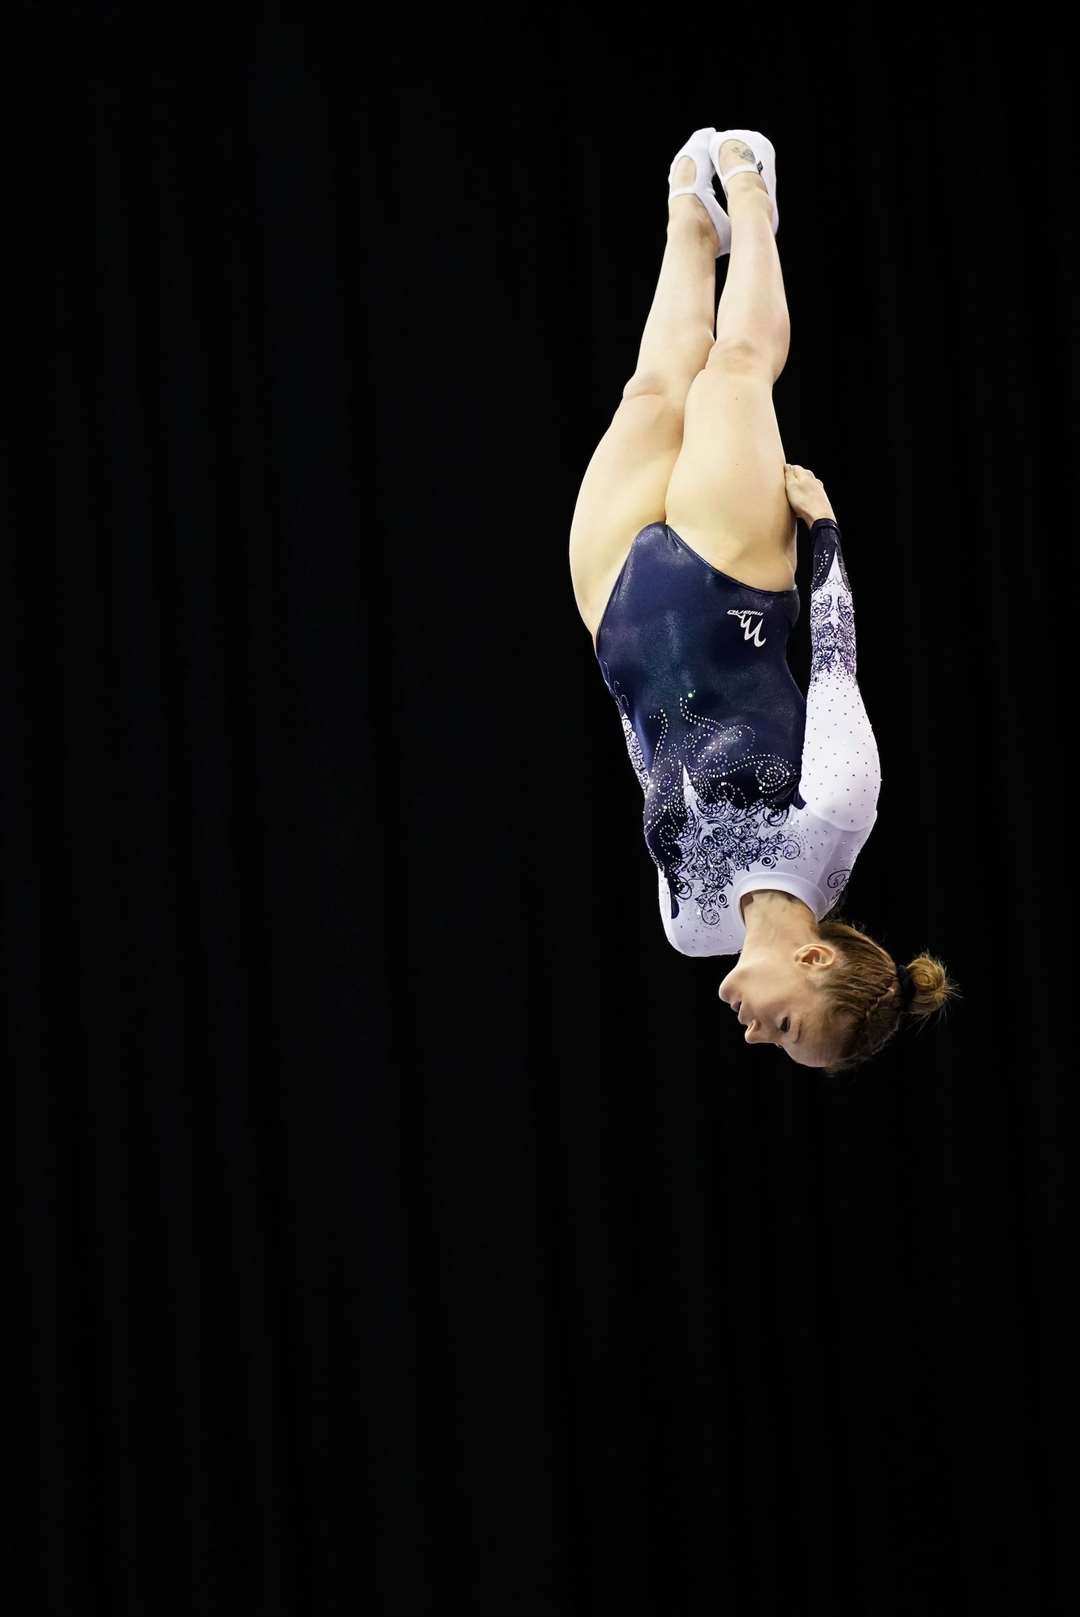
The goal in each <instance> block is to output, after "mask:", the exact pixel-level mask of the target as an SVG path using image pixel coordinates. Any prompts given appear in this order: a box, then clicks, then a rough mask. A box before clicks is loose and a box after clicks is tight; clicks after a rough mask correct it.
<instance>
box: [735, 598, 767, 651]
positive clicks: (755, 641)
mask: <svg viewBox="0 0 1080 1617" xmlns="http://www.w3.org/2000/svg"><path fill="white" fill-rule="evenodd" d="M728 617H729V618H738V619H739V621H740V623H741V624H742V626H743V639H744V640H748V641H749V642H750V644H751V645H752V646H763V645H764V644H765V638H764V636H763V635H762V633H761V631H762V629H764V627H765V619H764V616H763V615H762V613H760V612H757V611H753V612H744V611H743V610H742V609H741V608H740V607H737V606H729V607H728ZM751 618H757V619H758V620H759V621H758V622H757V623H751V621H750V619H751Z"/></svg>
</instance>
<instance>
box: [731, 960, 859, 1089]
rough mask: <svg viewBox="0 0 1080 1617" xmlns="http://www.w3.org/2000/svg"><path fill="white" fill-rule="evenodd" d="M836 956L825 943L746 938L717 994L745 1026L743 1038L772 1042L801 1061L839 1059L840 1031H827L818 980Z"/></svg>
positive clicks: (808, 1063)
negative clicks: (765, 942) (791, 942)
mask: <svg viewBox="0 0 1080 1617" xmlns="http://www.w3.org/2000/svg"><path fill="white" fill-rule="evenodd" d="M836 960H837V953H836V950H835V949H834V948H833V947H832V946H831V945H830V944H827V943H802V944H799V945H798V946H797V947H792V946H791V945H790V944H782V943H780V942H779V941H775V942H773V943H772V944H764V943H762V944H752V943H751V942H750V941H748V942H747V944H746V947H745V948H744V949H743V952H742V954H741V955H740V956H739V961H738V964H737V965H736V966H735V967H734V968H733V969H732V970H731V971H729V972H728V974H727V976H726V977H725V978H724V980H723V982H722V983H721V984H720V998H721V999H722V1000H723V1002H724V1004H725V1005H729V1006H730V1007H731V1009H732V1010H733V1011H734V1012H735V1014H736V1016H737V1017H738V1018H739V1022H740V1024H741V1025H742V1026H743V1027H744V1028H745V1029H746V1033H745V1035H744V1038H745V1040H746V1043H747V1044H775V1045H778V1046H779V1048H780V1049H781V1050H783V1051H784V1053H785V1055H787V1056H789V1057H790V1058H791V1060H792V1061H795V1062H797V1063H798V1064H799V1066H801V1067H827V1066H828V1065H829V1063H830V1062H832V1061H835V1060H837V1058H838V1056H839V1053H840V1050H839V1041H838V1035H837V1033H836V1032H835V1031H834V1032H832V1033H830V1034H828V1035H827V1034H826V1032H825V1025H824V1004H823V1001H822V994H821V984H822V983H823V982H824V981H825V980H826V977H827V974H828V972H829V971H830V970H831V969H832V967H833V965H834V963H835V962H836Z"/></svg>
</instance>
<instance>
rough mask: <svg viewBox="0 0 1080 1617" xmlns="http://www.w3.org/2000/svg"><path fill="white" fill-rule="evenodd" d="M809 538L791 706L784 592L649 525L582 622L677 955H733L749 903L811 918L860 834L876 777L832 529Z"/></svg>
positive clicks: (792, 602)
mask: <svg viewBox="0 0 1080 1617" xmlns="http://www.w3.org/2000/svg"><path fill="white" fill-rule="evenodd" d="M810 532H811V536H812V539H813V544H814V565H813V575H812V580H811V590H810V640H811V648H812V665H811V673H810V685H809V690H808V692H807V695H806V696H805V697H804V696H803V694H802V692H801V691H800V689H799V687H798V685H796V683H795V680H794V679H793V678H792V675H791V670H790V669H789V668H788V664H787V640H788V635H789V633H790V631H791V630H792V629H793V628H794V626H795V624H796V622H797V621H798V617H799V609H800V598H799V592H798V590H797V589H790V590H760V589H754V588H753V587H752V586H750V585H749V584H741V583H739V582H738V581H737V580H736V579H734V578H731V577H730V576H729V575H728V574H727V573H722V572H720V571H719V569H718V568H716V567H713V566H711V565H710V563H709V562H707V561H706V560H705V559H704V557H703V556H699V555H698V553H697V551H695V550H692V549H691V548H690V546H689V545H688V544H686V542H685V540H683V539H681V538H680V537H679V535H678V534H677V533H676V532H675V530H674V529H673V528H672V527H670V526H669V525H668V524H667V523H666V522H651V523H649V525H648V526H647V527H645V528H642V529H641V531H640V533H638V534H637V535H636V537H635V539H634V542H633V544H632V545H631V547H630V552H629V555H628V556H627V558H626V561H625V562H624V564H623V568H622V571H621V572H620V574H619V576H618V578H617V579H616V581H615V586H614V588H613V590H612V592H611V596H610V598H609V600H608V603H607V606H606V607H605V609H604V615H603V617H602V618H601V620H600V627H599V630H598V632H597V636H596V656H597V661H598V662H599V664H600V672H601V674H602V676H603V679H604V683H605V684H606V686H607V688H608V690H609V691H610V693H611V695H612V696H613V697H614V699H615V704H616V707H617V708H618V711H619V718H620V720H621V723H622V728H623V736H624V739H625V741H626V747H627V751H628V753H629V755H630V762H631V764H632V766H633V769H634V773H635V774H636V776H637V778H638V781H639V783H640V785H641V788H642V791H643V793H644V804H643V808H642V816H643V824H644V833H645V843H646V847H647V848H648V850H649V854H650V857H651V858H652V860H653V862H654V864H655V865H656V867H657V875H658V894H659V901H660V914H661V918H662V920H663V924H664V932H665V934H666V936H667V939H668V942H669V943H670V944H671V945H672V947H673V948H675V949H677V950H678V951H679V952H680V954H687V955H724V954H738V953H739V952H740V950H741V949H742V946H743V942H744V939H745V935H746V927H745V923H744V921H743V918H742V912H741V909H740V900H741V899H742V897H743V895H744V894H745V893H747V892H753V891H756V890H758V889H760V888H768V887H771V888H779V889H781V890H782V891H783V892H788V893H794V894H795V895H796V896H797V897H798V898H801V899H802V900H803V902H804V903H805V904H807V905H808V906H809V907H810V909H811V910H812V911H813V914H814V917H815V919H817V920H821V919H822V917H823V916H824V915H825V914H826V912H827V911H828V910H830V909H831V908H832V907H833V906H834V905H835V904H836V902H837V900H838V899H839V897H840V894H841V893H842V892H843V890H844V888H845V886H846V885H847V882H848V878H849V877H850V875H851V871H852V868H853V866H854V864H855V860H856V857H857V855H858V853H859V850H860V849H861V848H862V846H863V844H864V843H865V841H866V839H867V837H868V836H869V835H870V832H871V830H872V829H873V826H874V822H875V821H876V819H877V800H878V794H879V792H880V789H881V766H880V761H879V759H878V751H877V744H876V742H875V739H874V733H873V730H872V729H871V727H870V721H869V719H868V717H867V714H866V709H865V707H864V706H863V702H862V697H861V695H860V693H859V687H858V684H857V682H856V679H855V616H854V611H853V608H852V601H851V586H850V583H849V582H848V576H847V570H846V568H845V566H844V559H843V553H842V551H841V547H840V529H839V527H838V525H837V524H836V522H835V521H834V520H833V519H832V518H831V517H821V518H819V520H818V521H817V522H815V523H814V524H813V525H812V527H811V530H810Z"/></svg>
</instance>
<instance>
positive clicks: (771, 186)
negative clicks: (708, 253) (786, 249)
mask: <svg viewBox="0 0 1080 1617" xmlns="http://www.w3.org/2000/svg"><path fill="white" fill-rule="evenodd" d="M725 140H739V141H742V143H743V145H745V146H749V148H750V150H751V151H752V152H753V154H754V161H753V162H752V163H736V164H735V165H734V167H733V168H729V169H728V171H727V173H726V174H721V173H720V165H719V163H718V162H717V158H718V157H719V155H720V148H721V146H722V145H723V144H724V142H725ZM709 157H710V158H711V159H712V165H713V168H714V169H715V170H716V173H717V176H718V178H719V180H720V184H721V185H723V186H724V195H725V196H727V186H726V185H724V181H725V179H727V180H730V179H731V177H732V175H733V174H760V175H761V178H762V179H763V180H764V182H765V189H766V191H768V193H769V196H770V197H771V198H772V205H773V208H772V227H773V235H774V236H775V235H776V232H777V230H778V228H779V226H780V209H779V208H778V207H777V205H776V150H775V148H774V146H773V143H772V141H771V140H770V139H769V137H768V136H767V135H763V134H762V133H761V131H760V130H758V129H717V130H714V132H713V134H712V136H711V138H710V140H709ZM724 217H725V218H727V215H726V214H725V215H724ZM730 225H731V222H730V220H729V221H728V228H729V229H730ZM730 245H731V243H730V241H729V242H728V246H729V248H730Z"/></svg>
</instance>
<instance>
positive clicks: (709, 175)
mask: <svg viewBox="0 0 1080 1617" xmlns="http://www.w3.org/2000/svg"><path fill="white" fill-rule="evenodd" d="M715 135H716V130H715V129H712V128H710V129H695V130H694V133H693V134H692V135H691V136H690V139H689V140H688V141H687V143H686V145H685V146H683V147H682V148H681V149H680V150H679V151H677V152H676V153H675V156H674V158H673V159H672V163H671V167H670V168H669V169H668V187H669V189H668V201H669V202H670V201H671V199H672V197H682V196H696V197H698V198H700V200H701V201H702V202H703V203H704V204H705V211H706V213H707V214H708V215H709V218H710V219H711V220H712V222H713V227H714V229H715V230H716V238H717V248H716V256H717V258H719V257H720V255H721V254H722V253H729V252H730V251H731V220H730V219H729V218H728V216H727V214H726V213H725V212H724V210H723V208H722V207H721V206H720V204H719V202H718V201H717V199H716V192H715V191H714V190H713V169H714V167H715V164H714V163H713V161H712V158H711V156H710V151H711V147H712V140H713V138H714V137H715ZM682 157H691V158H693V160H694V163H695V164H696V166H697V173H696V174H695V175H694V183H693V185H680V186H678V187H677V188H676V189H675V190H674V191H673V190H671V189H670V187H671V185H672V175H673V174H674V173H675V170H676V168H677V167H678V164H679V159H680V158H682Z"/></svg>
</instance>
